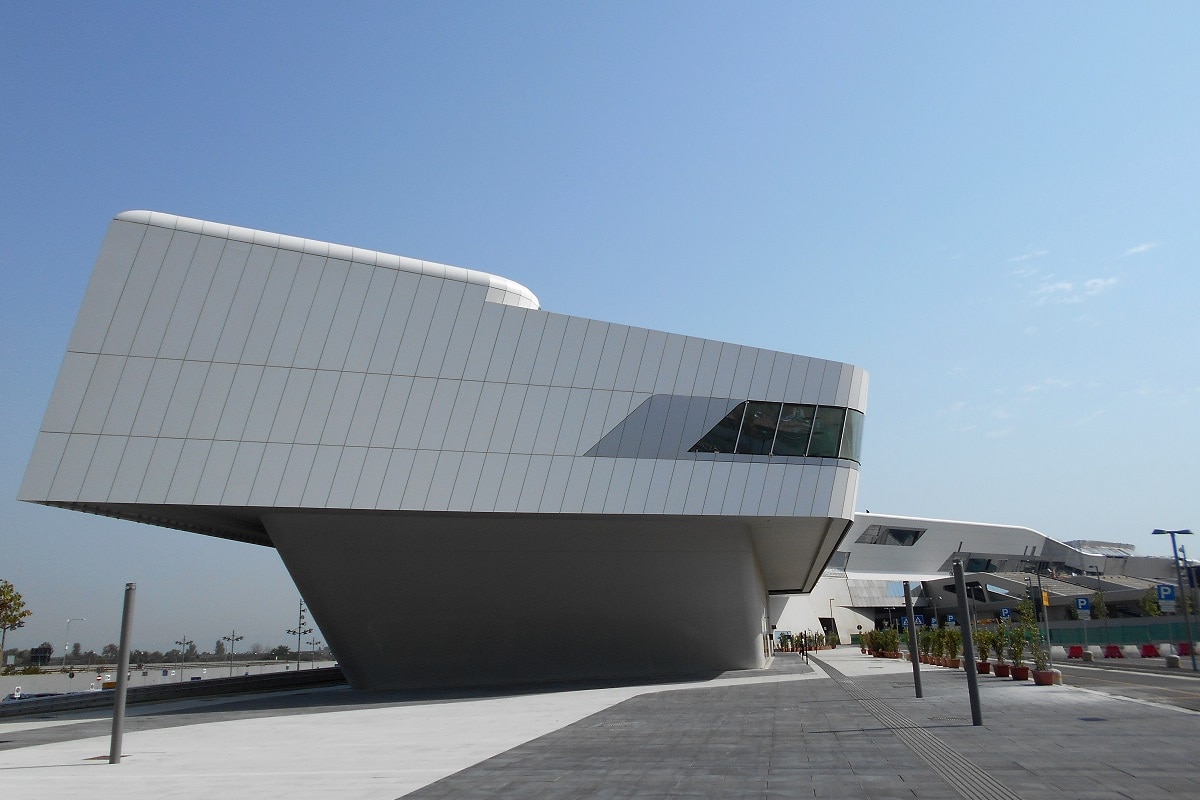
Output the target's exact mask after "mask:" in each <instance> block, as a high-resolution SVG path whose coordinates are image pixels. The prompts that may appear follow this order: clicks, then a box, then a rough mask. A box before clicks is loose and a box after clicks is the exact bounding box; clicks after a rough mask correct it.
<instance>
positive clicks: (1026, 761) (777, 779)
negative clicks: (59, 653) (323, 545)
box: [0, 648, 1200, 800]
mask: <svg viewBox="0 0 1200 800" xmlns="http://www.w3.org/2000/svg"><path fill="white" fill-rule="evenodd" d="M922 675H923V684H924V690H925V697H924V698H923V699H916V698H915V697H914V696H913V689H912V672H911V666H910V665H909V664H908V663H907V662H905V661H890V660H884V659H874V658H868V657H865V656H863V655H861V654H860V653H859V652H858V651H857V650H856V649H853V648H840V649H838V650H833V651H822V652H820V653H818V654H816V657H815V658H813V659H812V662H811V665H808V666H806V665H805V664H804V663H803V660H802V659H801V658H800V657H799V656H796V655H793V654H781V655H778V656H777V657H776V658H775V659H774V661H773V663H772V665H771V667H770V668H769V669H767V670H760V671H751V672H739V673H729V674H726V675H723V676H719V677H717V678H714V679H709V680H698V681H690V682H681V683H673V684H666V685H663V684H659V685H649V686H645V685H641V686H607V687H575V688H569V689H559V690H555V691H534V690H529V691H525V692H517V693H513V692H506V693H504V694H499V693H497V694H488V693H486V692H473V693H459V694H452V693H427V694H425V695H420V694H414V693H409V694H408V695H399V694H390V695H374V694H364V693H359V692H354V691H352V690H350V689H346V688H336V689H329V688H324V689H314V690H309V691H302V692H292V693H282V694H277V695H271V696H266V697H253V698H227V699H208V700H204V701H196V702H178V703H173V704H170V705H157V704H151V705H149V706H146V707H138V708H131V709H130V715H131V716H130V718H129V721H128V726H127V729H126V733H125V737H124V759H123V761H122V763H121V764H119V765H110V764H108V763H106V756H107V752H108V738H107V733H108V724H109V723H108V721H107V720H106V719H105V718H104V717H103V715H98V714H90V715H88V714H77V715H73V716H69V717H65V718H64V717H58V716H56V717H54V718H50V717H49V716H47V717H45V718H26V719H19V720H18V721H12V722H5V723H3V724H0V785H3V786H4V793H5V796H6V797H14V798H15V797H34V796H47V797H89V798H96V797H121V798H155V800H159V799H160V798H185V797H189V798H190V797H196V796H198V795H201V794H204V795H209V794H211V795H213V796H220V797H231V798H239V797H256V798H257V797H263V796H286V797H289V798H310V797H311V798H316V797H322V798H327V797H347V798H399V797H411V798H483V797H489V798H491V797H521V798H564V799H565V798H634V797H637V798H669V797H678V798H742V797H747V798H751V797H752V798H776V797H778V798H783V797H789V798H794V797H801V798H802V797H830V798H837V797H845V798H867V799H868V800H869V799H871V798H980V799H981V800H983V799H984V798H988V799H995V800H1004V799H1006V798H1008V799H1011V798H1025V799H1026V800H1038V799H1040V798H1056V799H1058V798H1088V799H1090V800H1108V798H1113V799H1114V800H1116V799H1117V798H1124V799H1132V800H1140V798H1152V797H1153V798H1157V797H1188V798H1192V797H1196V796H1198V794H1200V788H1198V787H1200V783H1198V782H1200V767H1197V765H1196V756H1197V753H1198V752H1200V714H1197V713H1195V712H1190V711H1187V710H1184V709H1179V708H1174V707H1171V706H1167V705H1161V704H1157V703H1151V702H1145V701H1138V700H1128V699H1117V698H1114V697H1112V696H1110V695H1106V694H1101V693H1099V692H1094V691H1089V690H1086V689H1081V688H1077V687H1071V686H1053V687H1035V686H1034V685H1033V684H1032V683H1016V682H1013V681H1011V680H1002V679H998V678H995V677H993V676H980V679H979V685H980V689H981V696H982V705H983V714H984V725H983V726H982V727H973V726H972V725H971V718H970V710H969V706H968V701H967V692H966V679H965V675H964V673H962V672H961V671H951V670H945V669H939V668H929V667H927V668H924V670H923V672H922ZM1188 685H1189V686H1190V685H1191V684H1190V683H1189V684H1188Z"/></svg>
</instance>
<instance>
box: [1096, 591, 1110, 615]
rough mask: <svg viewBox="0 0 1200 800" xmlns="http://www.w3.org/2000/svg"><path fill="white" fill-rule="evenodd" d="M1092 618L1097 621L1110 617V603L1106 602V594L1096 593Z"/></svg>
mask: <svg viewBox="0 0 1200 800" xmlns="http://www.w3.org/2000/svg"><path fill="white" fill-rule="evenodd" d="M1092 616H1093V617H1095V618H1096V619H1105V618H1106V617H1108V603H1106V602H1104V592H1096V593H1095V594H1093V595H1092Z"/></svg>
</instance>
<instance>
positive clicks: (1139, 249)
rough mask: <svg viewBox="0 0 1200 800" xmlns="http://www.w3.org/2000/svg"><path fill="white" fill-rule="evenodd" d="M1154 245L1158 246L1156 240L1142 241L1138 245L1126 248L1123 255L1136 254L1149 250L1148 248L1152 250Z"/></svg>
mask: <svg viewBox="0 0 1200 800" xmlns="http://www.w3.org/2000/svg"><path fill="white" fill-rule="evenodd" d="M1156 247H1158V242H1142V243H1141V244H1139V245H1138V246H1136V247H1131V248H1129V249H1128V250H1126V251H1125V253H1124V255H1127V256H1136V255H1139V254H1141V253H1146V252H1149V251H1150V250H1153V249H1154V248H1156Z"/></svg>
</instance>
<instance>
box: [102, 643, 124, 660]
mask: <svg viewBox="0 0 1200 800" xmlns="http://www.w3.org/2000/svg"><path fill="white" fill-rule="evenodd" d="M100 656H101V657H102V658H103V659H104V660H105V661H116V660H117V659H118V658H120V657H121V648H119V647H117V646H116V645H115V644H111V643H110V644H106V645H104V647H102V648H100Z"/></svg>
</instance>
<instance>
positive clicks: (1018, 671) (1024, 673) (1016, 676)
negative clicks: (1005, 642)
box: [1012, 667, 1030, 681]
mask: <svg viewBox="0 0 1200 800" xmlns="http://www.w3.org/2000/svg"><path fill="white" fill-rule="evenodd" d="M1029 671H1030V670H1029V667H1013V668H1012V679H1013V680H1014V681H1027V680H1029Z"/></svg>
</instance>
